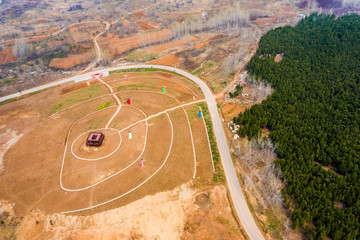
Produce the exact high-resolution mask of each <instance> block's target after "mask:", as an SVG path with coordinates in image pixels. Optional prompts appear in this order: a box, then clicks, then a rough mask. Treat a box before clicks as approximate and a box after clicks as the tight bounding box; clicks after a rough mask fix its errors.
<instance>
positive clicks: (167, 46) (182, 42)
mask: <svg viewBox="0 0 360 240" xmlns="http://www.w3.org/2000/svg"><path fill="white" fill-rule="evenodd" d="M193 41H196V38H195V37H191V38H189V39H183V40H180V41H176V42H172V43H167V44H161V45H157V46H154V47H149V48H146V49H145V50H147V51H150V52H155V53H157V52H162V51H166V50H169V49H173V48H176V47H181V46H184V45H186V44H188V43H189V42H193Z"/></svg>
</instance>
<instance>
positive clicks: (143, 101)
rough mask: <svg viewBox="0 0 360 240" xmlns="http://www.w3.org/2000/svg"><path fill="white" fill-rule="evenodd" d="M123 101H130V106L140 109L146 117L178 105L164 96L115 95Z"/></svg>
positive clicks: (126, 93)
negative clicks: (128, 98)
mask: <svg viewBox="0 0 360 240" xmlns="http://www.w3.org/2000/svg"><path fill="white" fill-rule="evenodd" d="M117 96H119V97H120V98H121V99H123V100H124V101H125V100H126V99H127V97H130V99H131V106H134V107H136V108H139V109H141V110H142V111H144V112H145V114H146V115H147V116H150V115H153V114H156V113H158V112H161V111H164V110H166V109H168V108H172V107H175V106H177V105H178V103H177V102H176V101H175V100H174V99H172V98H169V97H167V96H165V95H161V94H156V93H147V92H143V93H140V92H119V93H117Z"/></svg>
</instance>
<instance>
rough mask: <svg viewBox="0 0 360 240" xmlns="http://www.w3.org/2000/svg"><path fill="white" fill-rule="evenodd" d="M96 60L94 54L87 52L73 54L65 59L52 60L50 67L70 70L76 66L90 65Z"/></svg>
mask: <svg viewBox="0 0 360 240" xmlns="http://www.w3.org/2000/svg"><path fill="white" fill-rule="evenodd" d="M92 60H94V56H93V54H92V52H85V53H80V54H72V55H69V56H67V57H64V58H54V59H52V60H51V62H50V64H49V67H53V68H59V69H69V68H73V67H74V66H77V65H80V64H85V63H90V62H91V61H92Z"/></svg>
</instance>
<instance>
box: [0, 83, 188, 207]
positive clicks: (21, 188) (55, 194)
mask: <svg viewBox="0 0 360 240" xmlns="http://www.w3.org/2000/svg"><path fill="white" fill-rule="evenodd" d="M80 91H82V90H80ZM57 92H58V94H59V93H61V89H58V91H57ZM74 93H76V92H74ZM69 94H70V93H69ZM71 94H72V93H71ZM146 95H147V94H141V95H139V93H134V96H132V101H133V103H134V104H132V105H134V106H136V105H137V104H138V106H139V107H140V108H141V109H144V110H147V111H148V114H151V113H152V112H153V113H157V112H159V111H161V110H163V108H164V107H163V106H166V108H167V107H170V106H171V105H172V104H171V105H167V104H166V101H167V100H166V97H165V96H162V95H159V96H155V95H154V97H146ZM63 96H66V95H63ZM162 97H163V98H164V100H162ZM156 98H158V100H157V99H156ZM149 99H151V100H150V101H149ZM103 101H104V100H103V99H96V100H93V101H91V102H88V103H85V104H82V105H79V106H76V107H73V108H71V109H70V110H67V111H64V112H62V113H59V114H58V115H56V117H55V118H51V119H48V120H46V121H45V122H43V123H42V124H40V125H38V127H35V128H34V130H33V131H31V132H29V133H28V134H26V135H24V136H23V137H22V138H21V139H20V140H19V141H18V142H17V143H16V144H15V145H14V146H13V148H11V149H10V150H8V152H7V153H6V155H5V170H4V172H3V173H1V174H0V184H2V186H6V188H2V189H1V190H0V194H1V196H3V198H4V199H7V200H10V201H14V202H15V203H16V207H15V209H16V212H17V213H20V214H24V213H27V212H28V211H29V210H31V209H36V208H40V209H42V210H43V211H45V212H58V211H63V210H70V209H74V208H80V207H86V206H89V205H93V204H96V203H99V202H102V201H106V200H108V199H109V198H112V197H114V196H118V195H119V194H121V192H124V191H127V190H129V189H131V188H132V187H135V186H136V185H137V184H139V183H140V182H142V181H143V180H144V179H146V178H147V176H150V175H151V174H152V173H153V172H154V171H155V170H156V169H157V168H158V167H159V166H160V165H161V164H162V161H163V160H164V157H165V156H166V154H167V150H166V149H168V147H166V145H167V146H169V137H170V135H169V134H170V128H169V126H170V125H169V123H168V120H167V117H166V116H165V115H161V116H160V117H156V118H154V119H152V120H151V121H150V124H149V136H148V137H149V139H148V146H147V148H146V150H145V152H144V159H145V160H146V162H145V164H146V168H142V169H140V170H141V172H139V166H138V164H137V163H136V164H135V165H134V166H133V167H130V168H129V169H128V170H127V171H126V172H124V174H123V175H122V176H121V178H120V175H119V178H118V179H115V178H114V179H110V180H108V181H109V182H107V183H108V185H106V186H105V185H104V186H102V184H100V185H99V186H96V187H94V189H89V190H88V191H83V192H76V193H70V192H64V191H63V190H60V188H59V171H60V165H61V159H62V154H63V147H64V139H65V136H66V133H67V129H69V127H70V125H71V124H72V123H73V122H74V121H75V120H76V119H79V118H80V117H81V116H82V115H84V114H86V112H91V111H94V108H95V107H96V106H98V104H99V103H101V102H103ZM171 101H172V102H173V104H174V105H176V104H175V103H174V100H172V99H171ZM159 102H160V103H161V105H163V106H158V105H159V104H158V103H159ZM50 103H51V102H50ZM169 103H170V102H169ZM50 106H51V104H50ZM49 108H50V107H48V109H49ZM114 110H115V108H109V109H105V110H103V111H101V112H99V113H97V114H96V116H93V117H90V118H89V119H86V120H82V121H80V122H79V123H78V124H77V125H76V126H75V127H74V130H73V131H72V133H71V135H70V140H69V141H72V139H74V138H75V137H77V136H78V135H79V134H80V132H81V131H84V130H87V129H89V125H91V126H90V127H92V128H98V127H101V126H102V125H104V124H105V123H106V120H107V119H109V118H110V116H111V115H112V114H111V113H112V112H114ZM123 110H124V112H120V113H121V114H128V115H131V117H129V118H128V119H126V118H124V119H122V118H121V115H119V117H118V119H119V122H117V123H115V122H114V124H115V125H116V127H122V126H124V125H126V121H135V120H136V119H137V118H140V117H141V118H142V116H141V114H139V113H138V111H136V110H135V109H132V108H130V107H127V106H124V107H123ZM129 111H130V112H131V111H133V112H135V114H137V115H136V116H137V117H136V116H135V118H134V116H133V115H135V114H134V113H130V112H129ZM127 112H128V113H127ZM99 114H100V115H99ZM101 114H103V115H104V114H105V115H104V116H102V115H101ZM170 115H171V118H172V120H173V124H174V131H175V134H176V138H175V140H174V141H175V142H174V146H173V149H172V150H171V155H170V158H169V163H170V166H171V167H170V168H176V170H174V169H168V170H166V169H167V164H166V165H165V167H164V169H163V170H161V171H160V172H162V171H164V172H165V173H166V176H165V177H164V176H162V174H161V175H160V172H159V175H156V176H155V177H154V179H157V180H153V179H152V180H150V181H149V183H146V186H148V187H144V188H140V189H142V190H140V191H139V192H137V191H136V192H134V194H131V196H129V197H124V199H122V200H119V201H116V203H114V205H112V204H109V206H104V207H103V208H100V209H99V210H95V211H100V210H104V209H109V208H112V207H115V206H118V205H119V204H125V203H129V202H131V201H133V200H134V199H138V198H141V197H143V196H145V195H147V194H150V193H155V192H158V191H163V190H166V189H171V188H173V187H175V186H177V185H179V184H180V183H183V182H185V181H188V180H190V179H191V176H192V174H191V171H190V172H188V173H187V174H185V175H184V172H186V170H185V169H192V168H193V159H192V150H191V149H192V147H191V145H188V144H185V145H184V143H188V141H189V136H190V135H189V132H188V131H183V129H186V128H188V127H187V123H186V120H185V119H184V117H185V115H184V113H183V112H182V110H181V111H180V110H175V111H172V112H171V113H170ZM101 116H102V117H101ZM94 121H95V122H94ZM100 125H101V126H100ZM53 126H56V128H53ZM144 126H145V125H144V124H140V125H137V126H135V127H133V128H132V129H131V130H132V131H133V132H134V138H133V139H131V140H129V139H127V132H125V133H123V138H124V139H123V143H122V146H121V149H122V151H120V152H119V156H118V157H114V158H113V159H110V160H111V161H108V160H106V161H105V160H99V161H95V162H84V161H79V160H77V161H70V159H66V160H69V161H68V162H65V166H64V175H63V181H64V185H65V186H67V187H68V186H71V187H84V186H87V185H88V184H91V183H95V182H96V181H98V180H99V179H102V178H103V177H104V176H107V175H108V174H111V173H114V172H115V171H116V170H117V169H119V167H121V166H124V165H125V164H126V162H122V161H120V162H119V161H118V159H123V158H125V156H126V159H127V160H128V161H130V160H131V159H136V156H137V155H138V154H139V152H140V151H141V149H142V144H143V143H142V142H143V138H144V130H145V127H144ZM52 129H53V130H54V131H53V130H52ZM139 131H140V132H139ZM164 134H165V135H164ZM137 138H138V139H139V140H137ZM105 139H106V138H105ZM159 139H161V141H159ZM29 142H31V143H37V145H36V146H37V147H34V146H33V145H32V144H29ZM134 143H135V144H134ZM164 144H165V145H164ZM17 149H22V151H18V150H17ZM164 149H165V150H166V151H165V150H164ZM177 152H178V154H176V153H177ZM180 152H181V154H180ZM67 157H68V154H67ZM24 159H26V160H25V164H22V163H23V162H24ZM151 159H154V160H156V161H151ZM179 163H181V164H180V165H181V166H179ZM119 164H120V165H119ZM86 165H87V166H86ZM90 165H91V166H90ZM20 166H21V167H20ZM116 166H117V167H118V168H116ZM34 169H37V171H36V172H35V173H34V171H33V170H34ZM44 171H45V172H46V173H44ZM174 172H175V173H176V174H181V176H180V177H176V178H173V179H172V180H171V181H169V177H172V176H174ZM19 173H21V177H20V178H19V176H18V174H19ZM79 176H80V178H79ZM126 176H136V179H133V178H128V177H126ZM158 176H159V177H158ZM153 181H155V182H153ZM151 183H152V184H151ZM154 183H156V184H154ZM158 183H160V184H158ZM148 184H149V185H148ZM153 185H154V186H153ZM114 186H116V190H115V189H114ZM164 187H165V189H164ZM114 190H115V192H114Z"/></svg>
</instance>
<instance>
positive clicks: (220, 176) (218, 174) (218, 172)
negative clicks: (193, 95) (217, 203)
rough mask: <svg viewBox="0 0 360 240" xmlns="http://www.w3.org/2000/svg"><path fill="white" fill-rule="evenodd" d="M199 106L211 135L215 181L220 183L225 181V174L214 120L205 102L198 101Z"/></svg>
mask: <svg viewBox="0 0 360 240" xmlns="http://www.w3.org/2000/svg"><path fill="white" fill-rule="evenodd" d="M198 106H201V109H202V114H203V116H204V119H205V124H206V129H207V131H208V135H209V141H210V147H211V153H212V156H213V160H214V167H215V173H214V175H213V181H214V182H218V183H224V182H225V174H224V171H223V170H222V167H221V163H220V154H219V151H218V148H217V144H216V139H215V134H214V130H213V126H212V122H211V119H210V114H209V109H208V107H207V105H206V104H205V103H198Z"/></svg>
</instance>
